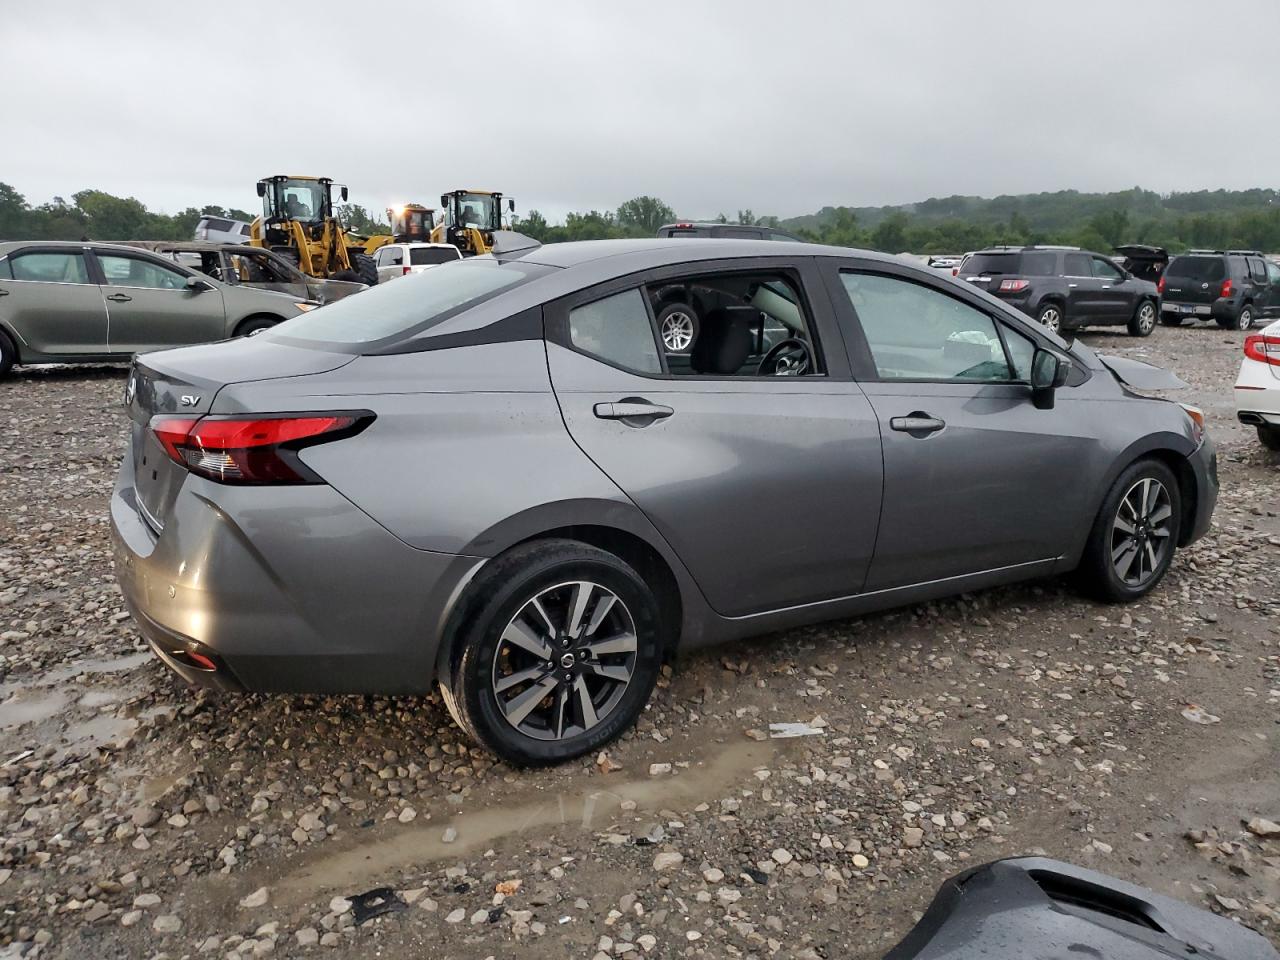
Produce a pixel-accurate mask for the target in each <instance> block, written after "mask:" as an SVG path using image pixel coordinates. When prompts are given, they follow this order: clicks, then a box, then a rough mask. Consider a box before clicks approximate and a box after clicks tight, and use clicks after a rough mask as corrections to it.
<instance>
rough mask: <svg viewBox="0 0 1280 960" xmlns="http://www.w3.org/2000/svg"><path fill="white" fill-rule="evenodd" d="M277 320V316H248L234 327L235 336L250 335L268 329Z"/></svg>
mask: <svg viewBox="0 0 1280 960" xmlns="http://www.w3.org/2000/svg"><path fill="white" fill-rule="evenodd" d="M279 322H280V319H279V318H278V317H250V318H249V319H248V320H244V321H241V323H240V326H238V327H236V336H237V337H252V336H253V335H254V334H256V333H261V332H262V331H263V330H270V329H271V328H272V327H274V326H275V325H276V324H277V323H279Z"/></svg>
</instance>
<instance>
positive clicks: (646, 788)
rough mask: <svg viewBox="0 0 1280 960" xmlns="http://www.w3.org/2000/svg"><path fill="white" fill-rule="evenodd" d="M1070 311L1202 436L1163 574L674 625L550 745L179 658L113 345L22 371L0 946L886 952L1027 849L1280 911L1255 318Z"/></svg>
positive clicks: (1269, 500)
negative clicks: (1238, 393) (1188, 538)
mask: <svg viewBox="0 0 1280 960" xmlns="http://www.w3.org/2000/svg"><path fill="white" fill-rule="evenodd" d="M1085 339H1086V340H1087V341H1088V342H1089V343H1091V344H1092V345H1094V346H1095V347H1096V348H1098V349H1100V350H1102V351H1104V352H1116V353H1123V354H1125V355H1129V356H1134V357H1137V358H1139V359H1145V360H1149V361H1151V362H1154V363H1157V364H1160V365H1162V366H1167V367H1169V368H1170V369H1172V370H1174V371H1175V372H1177V373H1178V374H1179V375H1180V376H1182V377H1183V378H1184V379H1186V380H1187V381H1188V382H1189V383H1190V384H1191V389H1190V390H1188V391H1185V397H1183V396H1179V399H1186V400H1188V401H1189V402H1195V403H1199V404H1200V405H1202V406H1203V407H1204V408H1205V409H1206V411H1207V413H1208V417H1209V426H1210V431H1211V433H1212V434H1213V435H1214V437H1215V439H1216V440H1217V441H1218V443H1219V445H1220V461H1221V462H1220V475H1221V479H1222V494H1221V499H1220V502H1219V506H1218V511H1217V516H1216V521H1215V524H1214V528H1213V530H1212V532H1211V533H1210V535H1209V536H1208V537H1206V538H1205V539H1204V540H1203V541H1201V542H1200V543H1198V544H1196V545H1195V546H1193V547H1192V548H1191V549H1189V550H1187V551H1184V552H1183V553H1181V554H1180V555H1179V557H1178V559H1177V561H1176V563H1175V566H1174V568H1173V570H1172V571H1171V573H1170V575H1169V576H1168V578H1167V579H1166V580H1165V582H1164V583H1163V584H1162V586H1161V587H1160V588H1159V589H1158V590H1157V591H1156V592H1155V593H1154V594H1153V595H1152V596H1151V597H1149V598H1148V599H1147V600H1145V601H1144V602H1142V603H1139V604H1135V605H1131V606H1125V607H1108V606H1101V605H1097V604H1094V603H1091V602H1088V601H1085V600H1082V599H1080V598H1079V597H1078V596H1076V595H1075V594H1074V593H1073V592H1072V591H1071V590H1070V588H1069V586H1068V585H1067V584H1065V583H1063V582H1060V581H1057V580H1050V581H1042V582H1038V583H1033V584H1026V585H1021V586H1017V587H1011V588H1006V589H999V590H993V591H988V592H983V593H978V594H972V595H966V596H963V597H959V598H955V599H952V600H947V601H943V602H938V603H931V604H925V605H922V606H918V607H912V608H907V609H903V610H898V611H893V612H890V613H886V614H882V615H878V616H871V617H864V618H859V619H855V620H847V621H842V622H839V623H834V624H827V625H823V626H820V627H813V628H807V629H802V630H796V631H791V632H788V633H785V634H780V635H776V636H772V637H767V638H762V639H759V640H755V641H751V642H749V643H744V644H738V645H735V646H731V647H725V648H721V649H717V650H712V651H708V652H706V653H703V654H699V655H697V656H692V657H686V658H684V659H682V660H681V661H680V662H678V663H677V664H676V665H675V669H674V671H672V672H670V673H669V674H668V675H667V676H664V678H663V680H662V681H661V684H660V688H659V690H658V691H657V692H656V694H655V697H654V700H653V703H652V706H651V708H650V709H649V710H648V711H647V712H646V714H645V716H644V718H643V720H642V722H641V723H640V725H639V726H638V727H637V729H636V730H635V731H634V732H633V733H631V734H629V735H628V736H627V737H626V738H625V739H624V740H622V741H621V742H619V743H617V744H615V745H614V746H613V747H612V748H611V749H610V750H609V751H608V752H607V754H606V755H603V756H600V757H593V758H589V759H587V760H584V761H582V762H579V763H575V764H570V765H567V766H564V767H561V768H558V769H555V770H547V771H536V772H523V771H516V770H513V769H511V768H509V767H507V766H505V765H503V764H501V763H497V762H495V761H494V760H493V758H492V757H490V756H489V755H487V754H485V753H483V752H480V751H473V750H472V749H471V747H470V745H469V744H468V743H467V741H465V740H464V739H463V738H462V737H461V736H460V734H459V732H458V731H457V730H456V729H455V728H454V727H453V725H452V724H451V722H450V721H449V719H448V716H447V714H446V713H445V711H444V710H443V708H442V706H441V705H440V703H439V702H438V700H436V699H435V698H378V697H323V698H322V697H266V696H243V697H231V696H221V695H213V694H208V693H201V692H196V691H192V690H190V689H188V688H187V687H185V686H184V685H183V684H182V683H181V682H180V681H178V680H177V679H176V678H174V677H173V676H171V675H170V674H169V673H168V672H167V671H165V670H164V669H163V668H162V667H161V666H160V665H159V664H158V663H156V662H155V661H154V660H153V659H152V658H151V657H150V656H149V655H147V654H146V651H145V648H144V645H143V644H142V643H141V641H140V639H139V638H138V635H137V633H136V632H135V631H134V629H133V627H132V625H131V623H130V621H129V619H128V617H127V616H126V615H125V614H124V612H123V610H122V607H121V601H120V597H119V593H118V591H117V589H116V587H115V584H114V580H113V577H112V571H111V562H110V553H109V549H108V537H107V529H108V528H107V517H106V504H107V498H108V495H109V492H110V489H111V485H112V483H113V479H114V474H115V469H116V464H117V461H118V457H119V454H120V450H121V438H122V436H123V430H124V417H123V413H122V410H121V406H120V396H121V392H122V389H123V385H124V378H123V373H122V372H121V371H120V370H117V369H112V368H89V367H82V368H74V369H62V370H53V369H25V370H24V369H19V370H17V371H15V372H14V374H13V375H11V376H10V377H9V378H7V379H5V380H3V381H0V504H2V505H3V508H2V509H0V957H5V958H7V957H86V956H93V957H101V958H109V957H158V956H165V957H174V958H176V957H181V956H206V955H207V956H216V957H225V956H241V957H248V956H264V955H268V954H272V953H274V954H277V955H281V956H289V957H293V956H313V955H316V956H333V957H368V956H372V955H375V954H376V955H379V956H384V957H402V956H403V957H417V956H423V955H428V953H429V955H431V956H439V957H459V958H462V957H490V956H509V955H511V954H512V953H513V952H514V951H515V950H517V949H518V950H519V951H520V953H521V955H524V956H529V957H547V958H550V957H587V958H600V957H606V958H607V957H640V956H654V957H675V956H682V957H726V956H740V957H793V958H815V957H878V956H880V955H881V954H883V953H884V952H885V950H887V949H888V947H890V946H891V945H892V944H893V943H894V942H895V941H896V940H897V939H898V938H899V937H900V936H901V935H902V934H903V933H904V932H905V931H906V930H907V929H908V928H909V927H910V926H911V924H912V923H913V922H914V921H915V919H917V918H918V916H919V914H920V912H921V911H922V909H923V908H924V906H925V905H926V904H927V902H928V900H929V899H930V898H931V896H932V894H933V891H934V890H935V889H936V887H937V885H938V884H939V883H940V882H941V881H942V879H944V878H945V877H946V876H948V875H949V874H951V873H954V872H956V871H958V870H960V869H962V868H964V867H965V866H967V865H972V864H976V863H980V862H983V861H985V860H989V859H993V858H996V857H1004V856H1012V855H1016V854H1023V853H1030V852H1044V853H1047V854H1049V855H1051V856H1055V857H1059V858H1062V859H1068V860H1072V861H1075V862H1078V863H1082V864H1084V865H1086V866H1090V867H1095V868H1098V869H1101V870H1104V871H1106V872H1108V873H1112V874H1115V875H1117V876H1120V877H1123V878H1125V879H1129V880H1133V881H1136V882H1138V883H1142V884H1144V885H1147V886H1151V887H1153V888H1155V889H1157V890H1159V891H1161V892H1164V893H1167V894H1170V895H1173V896H1176V897H1179V898H1181V899H1184V900H1186V901H1189V902H1191V903H1194V904H1197V905H1199V906H1202V907H1205V908H1207V909H1212V910H1214V911H1217V912H1219V913H1224V914H1227V915H1230V916H1232V917H1234V918H1235V919H1237V920H1239V921H1240V922H1242V923H1245V924H1247V925H1249V926H1251V927H1254V928H1256V929H1258V930H1260V931H1262V932H1263V933H1264V934H1265V935H1267V936H1268V937H1270V938H1271V939H1272V940H1273V941H1275V942H1280V828H1276V829H1275V830H1272V829H1271V828H1273V827H1276V821H1280V750H1278V749H1277V742H1278V738H1280V725H1278V724H1280V589H1278V587H1280V563H1278V561H1280V516H1278V514H1280V461H1277V460H1276V459H1274V458H1273V457H1272V456H1271V455H1269V454H1267V453H1265V452H1264V451H1263V449H1262V448H1261V447H1260V445H1259V444H1258V443H1257V442H1256V440H1255V438H1254V437H1253V434H1252V432H1251V431H1248V430H1246V429H1245V428H1243V427H1241V426H1240V425H1238V424H1236V423H1235V422H1234V419H1233V413H1232V408H1231V396H1230V385H1231V383H1232V382H1233V381H1234V378H1235V373H1236V370H1237V368H1238V363H1239V355H1240V340H1241V337H1240V335H1239V334H1238V333H1226V332H1223V331H1219V330H1217V329H1216V328H1214V329H1206V328H1180V329H1172V330H1170V329H1164V328H1161V329H1158V330H1157V331H1156V332H1155V334H1154V335H1153V336H1152V337H1151V338H1150V339H1148V340H1145V341H1135V340H1131V339H1129V338H1127V337H1124V336H1119V335H1112V334H1087V335H1086V337H1085ZM1065 482H1069V478H1064V483H1065ZM797 722H798V723H802V724H804V725H805V727H806V728H807V730H806V731H805V732H806V734H807V735H805V736H800V737H796V738H792V739H774V738H772V737H771V736H770V724H774V723H797ZM371 891H372V893H370V892H371ZM362 894H370V895H369V896H357V895H362ZM516 944H519V946H518V947H517V946H516ZM424 951H426V952H424Z"/></svg>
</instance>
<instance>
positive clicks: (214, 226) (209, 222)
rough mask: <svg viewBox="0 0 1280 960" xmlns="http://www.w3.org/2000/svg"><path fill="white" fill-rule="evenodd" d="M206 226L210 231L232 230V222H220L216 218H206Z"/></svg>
mask: <svg viewBox="0 0 1280 960" xmlns="http://www.w3.org/2000/svg"><path fill="white" fill-rule="evenodd" d="M204 225H205V227H206V228H207V229H209V230H220V231H223V232H225V231H227V230H230V229H231V221H230V220H219V219H217V218H216V217H206V218H205V221H204Z"/></svg>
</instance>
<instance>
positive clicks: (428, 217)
mask: <svg viewBox="0 0 1280 960" xmlns="http://www.w3.org/2000/svg"><path fill="white" fill-rule="evenodd" d="M387 219H388V221H389V222H390V224H391V235H392V237H393V239H394V241H395V242H396V243H427V242H429V241H430V240H431V230H432V228H433V227H434V226H435V211H434V210H432V209H431V208H430V207H424V206H421V205H419V204H416V203H406V204H404V205H403V206H399V207H390V208H388V210H387Z"/></svg>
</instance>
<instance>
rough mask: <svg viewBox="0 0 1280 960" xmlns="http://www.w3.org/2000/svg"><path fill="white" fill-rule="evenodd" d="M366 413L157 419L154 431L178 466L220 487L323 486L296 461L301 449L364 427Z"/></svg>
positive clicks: (368, 419)
mask: <svg viewBox="0 0 1280 960" xmlns="http://www.w3.org/2000/svg"><path fill="white" fill-rule="evenodd" d="M372 419H373V415H372V414H367V413H335V414H323V415H318V416H305V417H253V418H245V417H173V416H158V417H155V418H153V419H152V421H151V430H152V432H153V433H154V434H155V435H156V439H157V440H159V441H160V445H161V446H162V447H164V450H165V453H167V454H168V455H169V457H170V459H172V460H173V461H174V462H175V463H179V464H181V465H182V466H184V467H186V468H187V469H188V470H190V471H191V472H192V473H195V474H198V475H199V476H202V477H207V478H209V479H210V480H216V481H218V482H219V483H319V482H320V478H319V477H317V476H316V475H315V474H314V473H312V472H311V471H310V470H309V469H307V467H306V466H305V465H304V464H303V463H302V462H301V461H300V460H299V459H298V455H297V451H298V450H299V449H301V448H302V447H306V446H311V445H312V444H316V443H324V442H326V441H329V440H337V439H339V438H340V437H345V436H350V435H351V433H352V432H354V431H355V430H358V429H360V428H362V427H364V426H365V425H366V424H367V423H368V422H369V421H370V420H372Z"/></svg>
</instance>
